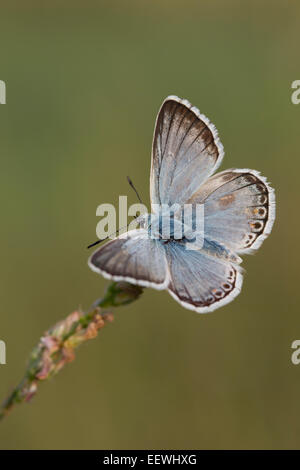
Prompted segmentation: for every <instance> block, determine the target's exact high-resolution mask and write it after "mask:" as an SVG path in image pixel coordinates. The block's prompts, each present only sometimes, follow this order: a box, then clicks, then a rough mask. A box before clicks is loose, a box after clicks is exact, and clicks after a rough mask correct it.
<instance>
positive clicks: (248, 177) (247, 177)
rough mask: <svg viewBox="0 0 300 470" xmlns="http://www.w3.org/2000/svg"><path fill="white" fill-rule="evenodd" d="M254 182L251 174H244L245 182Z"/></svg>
mask: <svg viewBox="0 0 300 470" xmlns="http://www.w3.org/2000/svg"><path fill="white" fill-rule="evenodd" d="M255 182H256V178H255V176H253V175H246V176H245V183H246V184H254V183H255Z"/></svg>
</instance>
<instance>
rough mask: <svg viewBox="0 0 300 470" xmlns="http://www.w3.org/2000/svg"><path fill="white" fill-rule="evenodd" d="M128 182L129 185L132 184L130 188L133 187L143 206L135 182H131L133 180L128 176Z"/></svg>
mask: <svg viewBox="0 0 300 470" xmlns="http://www.w3.org/2000/svg"><path fill="white" fill-rule="evenodd" d="M127 181H128V183H129V184H130V186H131V187H132V189H133V191H134V192H135V194H136V195H137V198H138V200H139V201H140V203H141V204H143V201H142V200H141V198H140V196H139V193H138V192H137V190H136V188H135V186H134V184H133V182H132V181H131V178H130V177H129V176H127Z"/></svg>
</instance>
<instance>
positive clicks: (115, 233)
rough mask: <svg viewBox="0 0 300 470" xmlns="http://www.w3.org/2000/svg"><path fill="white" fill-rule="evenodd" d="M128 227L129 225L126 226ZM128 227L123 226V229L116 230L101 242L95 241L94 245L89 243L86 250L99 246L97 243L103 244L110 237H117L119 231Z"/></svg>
mask: <svg viewBox="0 0 300 470" xmlns="http://www.w3.org/2000/svg"><path fill="white" fill-rule="evenodd" d="M128 225H129V224H128ZM128 225H124V227H121V228H119V229H118V230H116V231H115V232H113V233H111V234H110V235H108V236H107V237H105V238H102V239H101V240H97V241H96V242H94V243H91V244H90V245H88V246H87V249H89V248H92V247H93V246H96V245H99V243H102V242H105V241H106V240H108V239H109V238H110V237H111V236H112V235H117V234H118V233H119V232H120V231H121V230H123V229H124V228H127V227H128Z"/></svg>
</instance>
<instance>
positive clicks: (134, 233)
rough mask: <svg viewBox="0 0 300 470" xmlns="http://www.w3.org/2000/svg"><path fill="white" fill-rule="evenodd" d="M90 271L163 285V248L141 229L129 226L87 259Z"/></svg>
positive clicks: (149, 285) (164, 266)
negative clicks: (128, 228)
mask: <svg viewBox="0 0 300 470" xmlns="http://www.w3.org/2000/svg"><path fill="white" fill-rule="evenodd" d="M89 266H90V268H91V269H92V270H93V271H96V272H98V273H100V274H102V275H103V276H104V277H106V278H107V279H114V280H115V281H120V280H124V281H128V282H132V283H133V284H138V285H141V286H145V287H153V288H154V289H165V288H166V285H167V280H166V276H167V267H166V257H165V251H164V249H163V247H162V244H161V242H160V241H158V240H153V239H151V238H150V237H149V236H148V233H147V232H146V231H145V230H143V229H138V230H131V231H130V232H126V233H124V234H122V235H120V236H119V237H118V238H115V239H114V240H111V241H109V242H108V243H106V244H105V245H104V246H102V247H101V248H100V249H98V250H97V251H96V252H95V253H93V254H92V256H91V257H90V259H89Z"/></svg>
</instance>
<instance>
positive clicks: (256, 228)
mask: <svg viewBox="0 0 300 470" xmlns="http://www.w3.org/2000/svg"><path fill="white" fill-rule="evenodd" d="M250 227H251V229H252V231H253V232H260V231H261V230H262V229H263V228H264V224H263V222H262V221H261V220H256V221H255V222H251V224H250Z"/></svg>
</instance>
